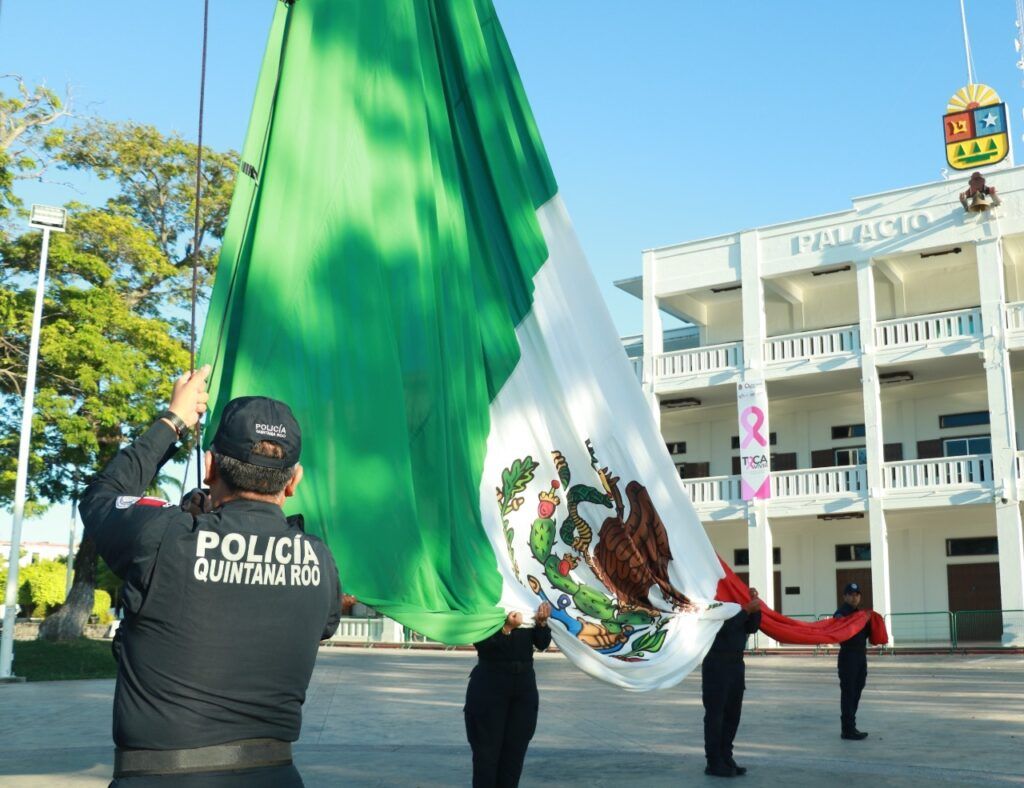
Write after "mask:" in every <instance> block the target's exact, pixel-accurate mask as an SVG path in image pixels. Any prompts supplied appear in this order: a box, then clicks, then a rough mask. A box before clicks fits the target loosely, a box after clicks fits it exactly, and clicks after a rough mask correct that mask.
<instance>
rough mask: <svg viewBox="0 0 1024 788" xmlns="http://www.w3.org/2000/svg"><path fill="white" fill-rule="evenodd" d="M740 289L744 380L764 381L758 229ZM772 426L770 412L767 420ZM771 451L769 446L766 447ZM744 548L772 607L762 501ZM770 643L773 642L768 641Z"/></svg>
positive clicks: (750, 519)
mask: <svg viewBox="0 0 1024 788" xmlns="http://www.w3.org/2000/svg"><path fill="white" fill-rule="evenodd" d="M740 284H741V285H742V289H741V291H740V293H741V297H742V315H743V373H742V378H743V382H744V383H754V382H758V381H761V380H764V362H763V359H764V342H765V335H766V333H767V331H766V327H765V316H764V282H763V281H762V280H761V250H760V240H759V238H758V233H757V230H748V231H747V232H744V233H741V234H740ZM768 425H769V430H770V429H771V415H770V413H769V419H768ZM769 451H770V447H769ZM747 525H748V528H747V549H748V551H749V554H750V585H751V586H752V587H753V588H756V589H757V590H758V593H759V594H760V596H761V599H763V600H764V602H765V604H766V605H768V607H771V608H774V607H775V582H774V581H775V565H774V564H775V562H774V561H773V560H772V552H773V550H772V547H773V539H772V526H771V522H770V521H769V520H768V507H767V502H765V501H750V502H749V503H748V504H747ZM769 645H775V644H774V641H769Z"/></svg>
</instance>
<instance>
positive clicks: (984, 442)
mask: <svg viewBox="0 0 1024 788" xmlns="http://www.w3.org/2000/svg"><path fill="white" fill-rule="evenodd" d="M991 453H992V436H990V435H973V436H969V437H964V438H946V439H945V440H943V441H942V456H943V457H963V456H964V455H965V454H991Z"/></svg>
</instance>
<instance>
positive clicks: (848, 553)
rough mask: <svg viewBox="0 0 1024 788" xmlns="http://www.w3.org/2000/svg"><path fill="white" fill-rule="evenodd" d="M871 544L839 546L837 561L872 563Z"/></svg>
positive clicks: (837, 547) (837, 546)
mask: <svg viewBox="0 0 1024 788" xmlns="http://www.w3.org/2000/svg"><path fill="white" fill-rule="evenodd" d="M870 560H871V543H870V542H861V543H860V544H837V545H836V561H837V562H842V561H870Z"/></svg>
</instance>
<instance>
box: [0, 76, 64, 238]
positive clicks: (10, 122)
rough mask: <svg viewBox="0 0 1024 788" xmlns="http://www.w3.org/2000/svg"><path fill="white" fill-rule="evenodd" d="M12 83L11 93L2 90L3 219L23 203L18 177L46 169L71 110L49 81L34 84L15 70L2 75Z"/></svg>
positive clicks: (0, 161) (2, 79)
mask: <svg viewBox="0 0 1024 788" xmlns="http://www.w3.org/2000/svg"><path fill="white" fill-rule="evenodd" d="M10 83H13V91H11V93H10V94H9V95H8V94H5V93H4V92H3V91H0V222H3V220H4V219H6V218H7V217H8V216H10V214H11V211H12V209H13V208H17V207H18V206H20V205H21V201H20V200H19V199H18V197H17V196H16V195H15V193H14V182H15V180H16V179H18V178H37V177H39V176H41V175H42V174H43V172H45V170H46V164H47V162H46V157H47V153H48V151H50V150H51V149H52V148H53V147H54V146H55V145H58V144H59V143H60V142H61V139H62V136H61V134H62V130H61V129H59V128H57V127H56V126H55V125H54V124H56V123H57V122H58V121H60V120H61V119H62V118H66V117H67V116H68V115H69V114H70V111H69V108H68V107H67V106H66V105H65V103H64V102H63V101H62V100H61V98H60V96H58V95H57V94H56V93H55V92H54V91H52V90H50V89H49V88H47V87H46V86H45V85H36V86H35V87H31V88H30V87H29V86H28V85H27V84H26V83H25V81H24V80H23V79H22V78H21V77H19V76H17V75H15V74H5V75H3V76H2V77H0V85H3V84H10ZM2 237H3V233H2V227H0V238H2Z"/></svg>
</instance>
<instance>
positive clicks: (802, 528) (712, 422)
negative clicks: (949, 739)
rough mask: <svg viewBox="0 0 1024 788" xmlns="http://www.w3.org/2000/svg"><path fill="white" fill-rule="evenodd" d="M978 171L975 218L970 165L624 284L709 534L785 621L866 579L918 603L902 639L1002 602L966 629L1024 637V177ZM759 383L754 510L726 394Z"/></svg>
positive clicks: (901, 607)
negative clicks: (982, 176)
mask: <svg viewBox="0 0 1024 788" xmlns="http://www.w3.org/2000/svg"><path fill="white" fill-rule="evenodd" d="M988 183H989V185H990V186H995V187H997V189H998V191H999V194H1000V196H1001V197H1002V200H1003V204H1002V206H1000V207H998V208H996V209H994V210H991V211H989V212H987V213H983V214H969V213H967V212H966V211H965V210H964V209H963V207H962V206H961V204H960V202H959V200H958V192H960V191H962V190H963V189H965V188H966V185H967V174H964V175H963V176H962V177H956V178H954V179H953V180H949V181H941V182H937V183H929V184H925V185H923V186H915V187H911V188H905V189H897V190H895V191H890V192H884V193H881V194H873V195H869V196H866V197H861V198H857V199H855V200H853V207H852V208H851V209H850V210H848V211H842V212H840V213H833V214H827V215H824V216H815V217H812V218H809V219H804V220H800V221H794V222H787V223H784V224H777V225H771V226H768V227H759V228H756V229H753V230H746V231H742V232H736V233H732V234H729V235H723V236H719V237H715V238H705V239H701V240H696V241H690V242H686V243H681V244H677V245H674V246H669V247H665V248H661V249H652V250H650V251H647V252H645V253H644V255H643V275H642V276H641V277H637V278H635V279H630V280H626V281H623V282H619V283H618V285H619V286H620V287H621V288H622V289H624V290H626V291H627V292H630V293H632V294H634V295H636V296H637V297H639V298H642V300H643V315H644V323H643V326H644V333H643V337H642V349H641V345H640V343H639V342H637V341H635V340H634V341H632V342H631V341H630V340H627V342H626V344H627V351H629V352H631V355H634V356H636V357H637V361H636V363H637V367H638V372H639V373H640V374H642V380H643V386H644V389H645V391H646V392H647V393H648V395H649V397H650V399H651V402H652V407H653V409H654V412H655V414H656V415H657V417H658V418H659V419H660V423H661V429H662V433H663V435H664V437H665V441H666V443H668V444H669V446H670V451H671V452H672V454H673V457H674V459H675V461H676V464H677V466H678V467H679V469H680V475H681V476H682V477H683V480H684V481H683V484H685V486H686V488H687V490H688V491H689V493H690V496H691V498H692V500H693V502H694V504H695V506H696V508H697V511H698V513H699V514H700V517H701V519H702V520H703V522H704V525H705V528H706V530H707V532H708V534H709V536H710V538H711V541H712V543H713V544H714V546H715V548H716V549H717V550H718V552H719V554H720V555H722V557H723V558H725V559H726V560H727V561H728V562H730V563H731V564H733V565H734V566H735V567H736V568H737V571H739V572H743V571H747V572H749V576H750V581H751V584H752V585H754V586H756V587H758V588H759V589H761V590H762V597H764V598H765V599H766V600H767V601H769V603H770V604H774V605H775V606H776V607H777V608H780V609H781V610H782V612H784V613H786V614H790V615H794V614H800V615H813V614H821V613H830V612H831V611H833V610H834V609H835V607H836V603H837V597H838V589H840V588H841V587H842V586H843V585H845V583H846V582H848V581H850V580H857V581H859V582H861V583H862V585H863V586H864V587H865V590H866V593H865V598H866V601H867V603H868V604H869V605H871V606H873V607H874V609H875V610H877V611H878V612H880V613H883V614H912V613H913V614H918V615H916V616H909V615H903V616H901V615H895V616H890V617H889V619H888V620H889V621H890V631H891V633H892V634H894V635H895V638H896V639H897V640H898V639H900V637H901V636H904V637H908V636H911V635H913V636H915V637H923V636H924V634H927V637H929V638H931V637H934V638H935V639H940V640H941V639H942V637H943V636H942V632H943V630H944V631H945V632H946V633H947V634H948V633H949V631H950V627H951V623H952V620H953V617H952V616H950V615H949V613H948V612H947V611H954V612H955V611H967V610H1000V609H1001V610H1003V611H1021V612H1017V613H1011V612H1006V613H1004V614H1003V615H1002V616H1000V615H999V614H988V615H987V616H986V615H984V614H978V615H975V616H972V615H963V616H960V617H959V623H958V624H957V625H956V626H957V627H958V628H959V636H960V637H959V639H960V640H961V641H970V640H972V639H973V640H985V639H991V640H997V641H998V640H999V639H1000V636H1001V638H1002V640H1003V642H1005V643H1010V642H1017V643H1019V642H1022V641H1024V545H1022V537H1021V498H1022V486H1024V451H1019V450H1018V449H1019V448H1020V449H1024V443H1022V442H1021V439H1020V433H1019V432H1018V428H1017V424H1018V421H1019V420H1024V167H1018V168H1009V169H1004V170H1001V171H998V172H995V173H993V174H991V175H989V177H988ZM663 313H664V314H669V315H673V316H675V317H678V318H680V319H682V320H684V321H686V322H688V323H690V324H692V327H691V328H682V329H674V330H671V331H665V330H663V327H662V315H663ZM641 361H642V367H641ZM758 380H764V381H766V383H767V391H768V397H769V428H770V432H771V444H772V445H771V451H772V468H773V472H772V498H771V500H770V501H769V502H767V503H766V504H754V505H748V504H746V503H745V502H744V501H742V500H740V485H739V476H738V475H737V474H738V473H739V468H738V464H739V463H738V454H739V452H738V448H739V447H738V437H737V436H738V432H739V431H738V425H737V408H736V385H737V384H738V383H741V382H753V381H758ZM773 556H774V560H773ZM770 576H773V582H771V583H769V582H768V578H769V577H770ZM926 611H933V612H932V613H931V616H925V615H921V614H923V613H924V612H926ZM923 633H924V634H923ZM928 633H930V634H928Z"/></svg>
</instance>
